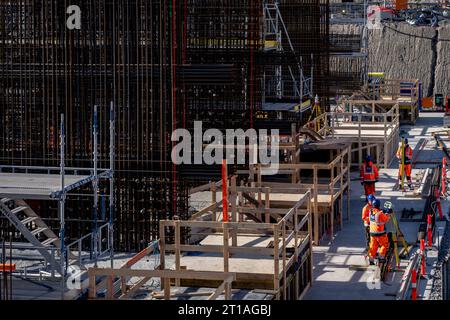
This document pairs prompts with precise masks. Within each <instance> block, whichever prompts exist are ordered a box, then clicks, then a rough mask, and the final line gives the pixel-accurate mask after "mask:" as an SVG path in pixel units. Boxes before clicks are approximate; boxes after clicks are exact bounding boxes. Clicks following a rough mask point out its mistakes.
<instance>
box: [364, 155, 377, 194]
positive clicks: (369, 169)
mask: <svg viewBox="0 0 450 320" xmlns="http://www.w3.org/2000/svg"><path fill="white" fill-rule="evenodd" d="M376 182H378V168H377V166H376V165H375V164H374V163H373V161H372V157H371V156H367V157H366V159H365V161H364V163H363V165H362V167H361V184H362V185H363V186H364V193H365V195H366V200H367V197H368V196H369V195H370V194H375V183H376Z"/></svg>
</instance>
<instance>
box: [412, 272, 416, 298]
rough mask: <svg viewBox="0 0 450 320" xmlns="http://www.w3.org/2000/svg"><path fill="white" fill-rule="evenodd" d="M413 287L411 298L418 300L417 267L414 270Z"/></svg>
mask: <svg viewBox="0 0 450 320" xmlns="http://www.w3.org/2000/svg"><path fill="white" fill-rule="evenodd" d="M411 288H412V293H411V299H412V300H417V271H416V269H413V271H412V283H411Z"/></svg>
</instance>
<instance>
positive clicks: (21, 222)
mask: <svg viewBox="0 0 450 320" xmlns="http://www.w3.org/2000/svg"><path fill="white" fill-rule="evenodd" d="M0 212H1V213H2V214H3V215H4V216H5V217H6V218H7V219H8V220H9V221H10V222H11V223H12V224H13V226H14V227H16V229H17V230H18V231H20V233H21V234H22V235H23V236H24V237H25V239H27V240H28V241H29V242H30V243H31V244H32V245H33V246H35V247H36V250H37V251H39V253H40V254H41V255H42V256H43V257H44V258H45V259H46V261H47V262H49V263H50V265H51V266H52V268H53V269H54V270H59V267H58V263H57V261H56V260H55V256H54V255H52V254H51V253H50V252H49V250H47V249H46V247H50V246H52V245H53V246H54V247H56V248H58V249H60V248H61V243H60V239H59V237H58V236H57V235H56V234H55V233H54V232H53V231H52V230H51V229H50V228H49V227H48V226H47V224H46V223H45V222H44V221H43V220H42V219H41V217H39V215H37V214H36V212H34V211H33V209H31V208H30V207H29V206H28V205H27V203H26V202H25V201H24V200H12V199H9V198H3V199H0ZM20 215H22V216H23V217H24V218H22V219H21V218H20ZM30 227H32V228H30ZM33 227H34V228H33ZM39 235H44V236H45V237H46V239H45V240H43V241H41V240H39V239H38V236H39ZM69 258H72V259H73V258H74V256H73V254H72V253H69Z"/></svg>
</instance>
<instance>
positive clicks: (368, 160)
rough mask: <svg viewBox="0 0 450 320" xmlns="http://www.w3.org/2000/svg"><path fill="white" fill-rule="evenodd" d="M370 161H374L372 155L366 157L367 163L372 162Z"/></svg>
mask: <svg viewBox="0 0 450 320" xmlns="http://www.w3.org/2000/svg"><path fill="white" fill-rule="evenodd" d="M370 161H372V157H371V156H370V154H368V155H367V156H366V162H370Z"/></svg>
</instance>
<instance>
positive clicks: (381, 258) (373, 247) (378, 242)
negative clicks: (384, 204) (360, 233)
mask: <svg viewBox="0 0 450 320" xmlns="http://www.w3.org/2000/svg"><path fill="white" fill-rule="evenodd" d="M380 204H381V203H380V200H378V199H375V200H373V201H372V206H373V208H372V209H371V210H370V215H369V220H370V248H369V262H370V264H371V265H374V264H375V262H374V261H375V258H376V256H377V253H378V262H379V263H384V262H386V253H387V250H388V249H389V239H388V236H387V233H386V223H387V222H388V221H389V218H390V217H389V214H388V213H385V212H383V211H382V210H381V209H380ZM378 249H379V251H378Z"/></svg>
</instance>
